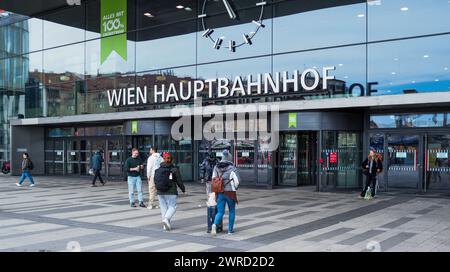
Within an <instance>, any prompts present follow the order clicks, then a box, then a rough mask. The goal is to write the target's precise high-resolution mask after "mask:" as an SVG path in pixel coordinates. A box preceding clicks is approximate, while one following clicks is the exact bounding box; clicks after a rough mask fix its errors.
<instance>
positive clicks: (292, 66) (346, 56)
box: [273, 46, 366, 100]
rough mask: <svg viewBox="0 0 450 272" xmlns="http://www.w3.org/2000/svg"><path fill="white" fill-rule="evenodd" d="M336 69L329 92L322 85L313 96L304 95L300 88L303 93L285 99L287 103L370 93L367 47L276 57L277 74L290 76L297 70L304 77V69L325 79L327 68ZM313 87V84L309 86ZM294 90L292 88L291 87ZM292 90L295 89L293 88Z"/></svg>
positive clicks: (300, 89)
mask: <svg viewBox="0 0 450 272" xmlns="http://www.w3.org/2000/svg"><path fill="white" fill-rule="evenodd" d="M330 66H334V67H336V70H334V71H330V72H329V76H335V80H330V81H329V84H328V88H327V90H325V91H323V90H322V87H323V86H322V84H319V85H318V87H317V88H316V89H315V90H313V91H310V92H306V91H304V90H303V89H302V88H301V86H299V92H296V93H293V94H291V93H289V95H288V96H287V95H285V94H284V95H283V97H282V99H283V100H291V99H295V100H297V99H320V98H330V97H332V98H336V97H352V96H361V94H364V93H365V91H366V73H365V69H366V47H365V46H349V47H341V48H333V49H325V50H317V51H310V52H300V53H291V54H283V55H278V56H274V57H273V71H274V73H275V72H283V71H287V72H288V73H289V75H292V73H293V72H294V71H295V70H298V71H299V72H300V73H302V72H303V70H304V69H308V68H313V69H316V70H317V71H318V72H319V74H320V76H321V77H322V76H323V71H322V69H323V67H330ZM310 85H312V84H311V83H309V85H308V86H310ZM290 86H292V84H291V85H290ZM291 89H292V87H291Z"/></svg>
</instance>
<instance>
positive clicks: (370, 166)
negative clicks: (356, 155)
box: [360, 150, 383, 198]
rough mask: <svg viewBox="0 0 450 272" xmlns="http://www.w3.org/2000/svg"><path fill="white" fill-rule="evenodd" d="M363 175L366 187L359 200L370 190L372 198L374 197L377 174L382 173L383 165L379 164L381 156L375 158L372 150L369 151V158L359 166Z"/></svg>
mask: <svg viewBox="0 0 450 272" xmlns="http://www.w3.org/2000/svg"><path fill="white" fill-rule="evenodd" d="M361 167H362V170H363V174H364V175H366V176H367V178H366V186H364V190H363V191H362V192H361V196H360V197H361V198H363V197H365V196H366V192H367V190H368V189H369V188H370V189H371V196H372V198H373V197H375V188H376V186H377V174H378V173H381V171H383V163H382V162H381V156H377V155H376V154H375V152H374V151H373V150H370V152H369V156H368V157H367V159H365V160H364V161H363V163H362V165H361Z"/></svg>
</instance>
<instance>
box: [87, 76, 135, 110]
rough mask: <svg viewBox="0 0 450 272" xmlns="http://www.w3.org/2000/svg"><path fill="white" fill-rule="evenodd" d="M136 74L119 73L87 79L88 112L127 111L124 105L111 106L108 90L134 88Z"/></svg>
mask: <svg viewBox="0 0 450 272" xmlns="http://www.w3.org/2000/svg"><path fill="white" fill-rule="evenodd" d="M134 86H135V74H129V75H119V76H116V77H97V78H93V79H88V80H86V88H87V94H86V96H87V97H86V99H87V101H89V102H88V103H87V104H86V112H87V113H106V112H116V111H125V110H126V108H124V107H115V106H113V107H111V106H110V105H109V98H108V93H107V91H108V90H114V89H116V90H119V89H121V88H134Z"/></svg>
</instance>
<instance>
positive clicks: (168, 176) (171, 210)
mask: <svg viewBox="0 0 450 272" xmlns="http://www.w3.org/2000/svg"><path fill="white" fill-rule="evenodd" d="M155 186H156V190H157V195H158V200H159V206H160V209H161V217H162V223H163V228H164V230H167V231H169V230H171V229H172V226H171V223H170V221H171V220H172V217H173V215H174V214H175V212H176V210H177V197H178V188H180V189H181V191H182V192H183V193H185V192H186V188H185V187H184V184H183V180H182V179H181V174H180V170H178V168H177V167H176V166H175V165H174V164H173V157H172V155H171V154H170V153H169V152H164V153H163V162H162V163H161V165H160V166H159V168H158V169H156V170H155ZM177 187H178V188H177Z"/></svg>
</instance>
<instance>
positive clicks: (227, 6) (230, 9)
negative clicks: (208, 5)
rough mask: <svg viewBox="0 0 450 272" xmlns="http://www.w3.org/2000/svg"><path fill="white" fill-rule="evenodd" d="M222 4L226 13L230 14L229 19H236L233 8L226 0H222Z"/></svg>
mask: <svg viewBox="0 0 450 272" xmlns="http://www.w3.org/2000/svg"><path fill="white" fill-rule="evenodd" d="M222 2H223V4H224V5H225V8H226V9H227V12H228V15H229V16H230V19H236V13H234V10H233V8H232V7H231V5H230V3H229V2H228V0H222Z"/></svg>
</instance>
